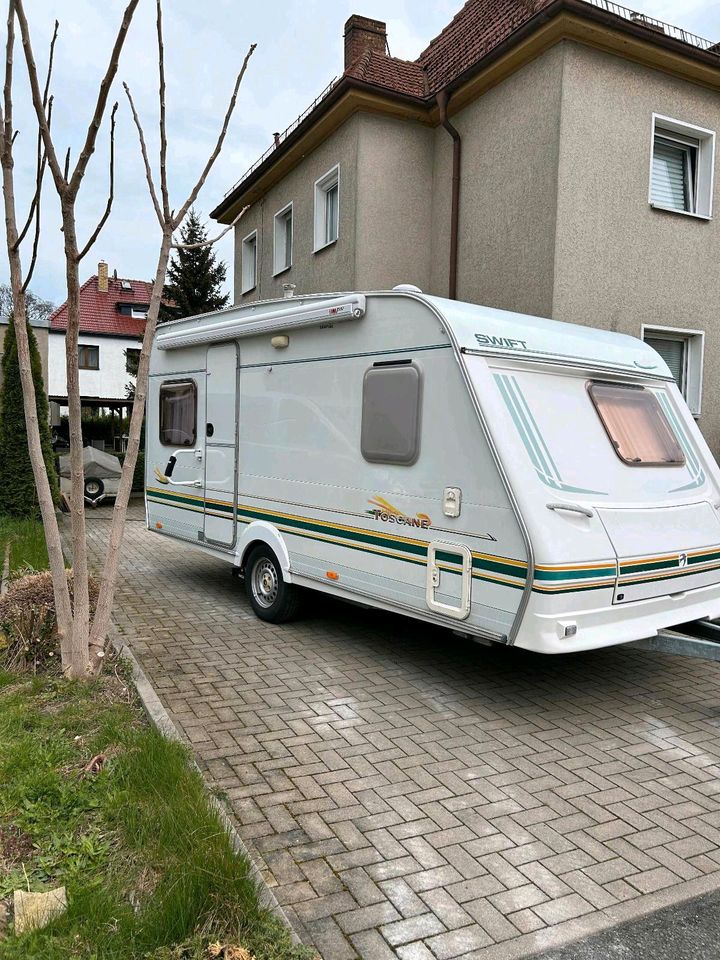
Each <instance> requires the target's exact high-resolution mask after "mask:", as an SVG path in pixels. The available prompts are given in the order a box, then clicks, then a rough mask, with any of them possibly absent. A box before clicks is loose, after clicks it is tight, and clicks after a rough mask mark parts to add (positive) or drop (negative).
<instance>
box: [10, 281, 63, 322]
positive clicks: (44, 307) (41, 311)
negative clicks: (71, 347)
mask: <svg viewBox="0 0 720 960" xmlns="http://www.w3.org/2000/svg"><path fill="white" fill-rule="evenodd" d="M13 310H14V304H13V295H12V287H11V286H10V284H9V283H0V317H2V319H3V320H4V321H5V322H6V323H12V317H13ZM54 310H55V304H54V303H51V302H50V300H44V299H43V298H42V297H39V296H38V295H37V294H36V293H33V292H32V290H26V291H25V311H26V314H27V322H28V323H29V324H30V326H43V325H45V323H46V321H47V320H48V319H49V317H50V314H51V313H53V311H54Z"/></svg>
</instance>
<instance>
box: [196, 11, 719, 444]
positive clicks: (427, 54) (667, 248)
mask: <svg viewBox="0 0 720 960" xmlns="http://www.w3.org/2000/svg"><path fill="white" fill-rule="evenodd" d="M718 49H719V48H718V47H716V46H715V45H713V44H712V43H710V42H709V41H704V40H702V39H701V38H699V37H695V36H693V35H692V34H689V33H687V32H686V31H683V30H680V29H678V28H676V27H672V26H669V25H667V24H663V23H660V22H659V21H656V20H653V19H651V18H649V17H646V16H644V15H642V14H639V13H635V12H633V11H631V10H628V9H626V8H624V7H621V6H618V5H616V4H614V3H610V2H607V0H588V2H582V0H470V2H469V3H466V4H465V6H464V7H463V8H462V10H461V11H460V12H459V13H458V14H457V16H456V17H455V18H454V19H453V21H452V22H451V23H450V24H449V25H448V26H447V27H446V28H445V30H443V32H442V33H441V34H440V35H439V36H438V37H436V38H435V40H433V41H432V42H431V43H430V45H429V46H428V47H427V49H426V50H425V51H424V52H423V53H422V54H421V55H420V57H419V58H418V59H417V60H416V61H414V62H407V61H402V60H397V59H395V58H393V57H390V56H388V54H387V38H386V31H385V24H383V23H381V22H379V21H375V20H368V19H366V18H364V17H359V16H353V17H351V18H350V19H349V20H348V21H347V24H346V26H345V72H344V74H343V75H342V77H341V78H340V79H339V80H338V81H337V82H335V83H333V84H332V85H331V86H330V88H329V89H328V90H327V91H326V93H325V94H324V95H323V96H322V97H321V98H320V99H319V101H317V102H316V103H315V104H313V106H312V107H311V108H310V110H309V111H308V112H307V113H306V114H305V115H304V116H303V117H301V118H300V119H299V121H297V122H296V123H295V124H293V126H292V127H290V128H289V129H288V131H286V133H285V134H283V135H281V136H277V137H276V142H275V144H274V145H273V147H272V148H271V150H270V151H268V153H267V154H266V155H265V156H264V157H262V158H261V159H260V160H259V161H258V163H256V164H255V165H254V166H253V167H252V168H251V169H250V170H249V171H248V172H247V173H246V174H245V175H244V176H243V178H242V179H241V180H240V182H239V183H238V184H237V185H236V186H235V187H234V188H233V189H232V190H231V191H230V192H229V193H228V194H227V195H226V197H225V199H224V200H223V201H222V202H221V203H220V204H219V205H218V207H217V208H216V209H215V210H214V211H213V214H212V215H213V217H215V218H216V219H218V220H220V221H221V222H223V223H231V222H232V221H233V219H234V218H235V217H236V216H237V214H238V213H239V211H240V210H241V209H242V208H243V207H244V206H245V205H250V209H249V210H248V212H247V213H246V214H245V216H244V217H243V218H242V220H241V221H240V222H239V224H238V225H237V227H236V228H235V235H236V245H235V296H236V300H237V301H238V302H245V301H249V300H254V299H259V298H263V299H265V298H269V297H276V296H282V294H283V285H284V284H294V285H295V286H296V288H297V289H296V293H297V294H301V293H308V292H318V291H323V290H327V291H329V290H349V289H356V290H360V289H385V288H389V287H392V286H394V285H395V284H398V283H414V284H417V285H418V286H419V287H421V288H422V289H423V290H425V291H426V292H430V293H433V294H438V295H443V296H450V297H457V298H458V299H462V300H469V301H473V302H478V303H483V304H487V305H490V306H496V307H501V308H505V309H509V310H517V311H522V312H526V313H531V314H538V315H541V316H549V317H550V316H551V317H554V318H556V319H558V320H566V321H572V322H576V323H584V324H591V325H594V326H599V327H606V328H609V329H612V330H619V331H622V332H626V333H630V334H633V335H635V336H638V337H641V336H644V337H645V338H646V339H647V340H649V341H650V342H652V344H653V346H655V347H656V348H657V349H659V350H660V351H661V352H662V353H663V354H664V356H665V358H666V360H667V361H668V363H669V364H670V366H671V368H672V369H673V370H674V371H675V373H676V376H677V379H678V382H679V384H680V387H681V389H682V390H683V392H684V394H685V396H686V398H687V400H688V403H689V405H690V407H691V409H692V411H693V413H695V415H696V416H697V418H698V421H699V424H700V427H701V429H702V430H703V432H704V433H705V436H706V437H707V439H708V441H709V443H710V445H711V447H712V448H713V450H714V452H715V453H716V455H717V454H720V386H719V384H720V326H719V324H718V320H717V318H718V315H719V314H720V270H719V269H718V250H720V222H718V221H717V220H713V214H714V212H715V210H716V204H715V203H714V200H713V183H714V178H715V174H716V170H717V159H716V155H715V139H716V136H715V132H716V131H717V130H718V129H719V128H720V54H719V53H718ZM297 63H298V69H302V62H301V60H298V61H297ZM454 174H455V176H454ZM454 185H455V187H454ZM703 368H704V371H705V373H704V375H703Z"/></svg>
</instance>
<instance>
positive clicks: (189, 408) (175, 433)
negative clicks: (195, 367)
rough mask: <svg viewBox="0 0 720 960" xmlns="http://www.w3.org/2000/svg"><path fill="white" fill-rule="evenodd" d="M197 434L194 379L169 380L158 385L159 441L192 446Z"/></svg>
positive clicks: (180, 445) (176, 445) (170, 444)
mask: <svg viewBox="0 0 720 960" xmlns="http://www.w3.org/2000/svg"><path fill="white" fill-rule="evenodd" d="M196 436H197V387H196V386H195V381H194V380H170V381H168V382H166V383H163V384H162V386H161V387H160V443H164V444H165V445H166V446H169V447H192V446H193V445H194V443H195V438H196Z"/></svg>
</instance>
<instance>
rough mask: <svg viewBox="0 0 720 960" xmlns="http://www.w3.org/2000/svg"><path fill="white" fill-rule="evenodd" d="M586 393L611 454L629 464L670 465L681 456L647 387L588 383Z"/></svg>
mask: <svg viewBox="0 0 720 960" xmlns="http://www.w3.org/2000/svg"><path fill="white" fill-rule="evenodd" d="M588 392H589V393H590V397H591V399H592V402H593V403H594V405H595V409H596V410H597V413H598V416H599V417H600V420H601V421H602V425H603V426H604V427H605V432H606V433H607V435H608V437H609V438H610V442H611V443H612V445H613V448H614V450H615V453H616V454H617V455H618V457H620V459H621V460H622V461H623V462H624V463H627V464H629V465H630V466H633V467H671V466H680V465H682V464H684V463H685V455H684V454H683V452H682V449H681V447H680V444H679V443H678V441H677V438H676V437H675V434H674V433H673V431H672V427H671V426H670V424H669V423H668V421H667V418H666V417H665V414H664V413H663V411H662V407H661V406H660V404H659V403H658V401H657V397H655V396H654V395H653V394H652V393H651V392H650V391H649V390H645V388H644V387H633V386H630V385H622V386H621V385H620V384H615V383H590V384H589V385H588Z"/></svg>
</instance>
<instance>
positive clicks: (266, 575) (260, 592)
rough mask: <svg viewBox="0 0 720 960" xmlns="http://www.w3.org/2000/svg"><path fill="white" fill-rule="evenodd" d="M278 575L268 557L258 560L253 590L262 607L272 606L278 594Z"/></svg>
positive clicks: (253, 573) (254, 573) (254, 571)
mask: <svg viewBox="0 0 720 960" xmlns="http://www.w3.org/2000/svg"><path fill="white" fill-rule="evenodd" d="M278 587H279V583H278V575H277V570H276V569H275V565H274V564H273V563H272V562H271V561H270V560H268V559H266V558H264V559H262V560H258V562H257V563H256V564H255V566H254V568H253V572H252V592H253V596H254V597H255V600H256V601H257V602H258V603H259V604H260V606H261V607H271V606H272V605H273V603H275V600H276V599H277V595H278Z"/></svg>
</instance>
